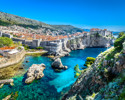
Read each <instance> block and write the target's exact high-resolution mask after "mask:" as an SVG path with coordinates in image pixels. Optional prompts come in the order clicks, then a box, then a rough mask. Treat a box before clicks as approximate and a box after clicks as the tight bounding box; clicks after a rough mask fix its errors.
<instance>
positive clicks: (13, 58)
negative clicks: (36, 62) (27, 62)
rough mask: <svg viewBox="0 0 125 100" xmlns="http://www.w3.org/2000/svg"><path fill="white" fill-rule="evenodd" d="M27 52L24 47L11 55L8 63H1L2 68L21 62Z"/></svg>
mask: <svg viewBox="0 0 125 100" xmlns="http://www.w3.org/2000/svg"><path fill="white" fill-rule="evenodd" d="M25 54H26V52H25V50H24V48H22V50H21V51H20V52H18V53H16V54H13V55H10V56H9V58H8V59H7V60H6V63H2V64H0V68H4V67H7V66H10V65H14V64H16V63H19V62H20V61H21V60H22V59H23V57H24V56H25Z"/></svg>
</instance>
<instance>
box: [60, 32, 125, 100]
mask: <svg viewBox="0 0 125 100" xmlns="http://www.w3.org/2000/svg"><path fill="white" fill-rule="evenodd" d="M124 69H125V34H124V35H122V36H121V37H120V38H118V39H117V40H116V41H115V43H114V47H111V48H110V49H108V50H107V51H105V52H102V53H100V54H99V55H98V57H97V58H96V60H95V62H94V63H93V64H92V65H91V66H90V67H88V68H87V69H85V70H83V72H82V74H81V75H80V76H79V78H78V79H77V81H76V82H75V83H74V84H73V86H72V87H71V89H70V90H69V91H68V93H67V94H65V96H64V97H63V98H62V100H124V98H125V70H124Z"/></svg>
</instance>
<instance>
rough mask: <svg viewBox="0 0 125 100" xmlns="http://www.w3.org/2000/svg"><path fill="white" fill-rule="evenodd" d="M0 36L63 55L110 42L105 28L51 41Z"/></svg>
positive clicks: (110, 33)
mask: <svg viewBox="0 0 125 100" xmlns="http://www.w3.org/2000/svg"><path fill="white" fill-rule="evenodd" d="M97 34H98V35H97ZM0 36H6V37H8V38H12V40H13V41H15V42H21V43H22V44H25V45H28V46H29V47H30V48H36V47H43V48H44V49H45V50H47V51H48V53H49V54H52V55H61V56H65V55H66V54H68V53H69V52H70V51H71V50H76V49H84V48H85V47H107V46H108V45H111V44H112V39H111V36H112V32H110V31H107V30H98V31H96V30H91V31H90V32H88V33H84V34H81V35H78V36H73V37H68V38H64V39H60V40H53V41H42V40H41V39H34V40H25V39H20V38H16V37H13V35H11V34H9V33H8V34H7V33H2V32H0ZM108 36H110V37H108Z"/></svg>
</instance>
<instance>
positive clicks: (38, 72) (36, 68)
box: [25, 64, 46, 84]
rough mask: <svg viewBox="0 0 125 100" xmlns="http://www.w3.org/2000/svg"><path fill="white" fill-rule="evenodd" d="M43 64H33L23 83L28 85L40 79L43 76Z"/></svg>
mask: <svg viewBox="0 0 125 100" xmlns="http://www.w3.org/2000/svg"><path fill="white" fill-rule="evenodd" d="M45 67H46V66H45V65H44V64H40V65H39V64H33V65H32V66H31V67H30V68H29V69H28V71H27V78H26V80H25V83H27V84H30V83H32V82H33V81H34V80H35V79H40V78H42V77H43V76H44V74H43V71H44V69H45Z"/></svg>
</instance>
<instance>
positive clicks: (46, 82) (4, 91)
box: [0, 48, 106, 100]
mask: <svg viewBox="0 0 125 100" xmlns="http://www.w3.org/2000/svg"><path fill="white" fill-rule="evenodd" d="M105 50H106V48H86V49H84V50H76V51H72V52H71V53H70V56H68V57H62V58H61V60H62V63H63V65H66V66H68V69H67V70H65V71H63V72H61V73H57V72H54V71H53V69H52V68H51V63H52V61H51V59H50V58H47V57H43V56H39V57H33V56H27V57H26V58H25V60H24V61H23V63H22V66H23V65H25V66H23V67H24V69H25V70H27V69H28V68H29V67H30V66H31V65H32V64H41V63H44V64H45V65H46V69H45V70H44V75H45V76H44V77H43V78H42V79H40V80H37V81H34V82H33V83H32V84H30V85H26V84H25V83H24V79H25V76H26V75H22V76H18V77H14V78H13V79H14V84H15V85H14V86H13V87H10V86H9V85H4V87H3V88H1V89H0V100H1V99H2V98H3V97H4V96H6V95H9V94H11V93H12V92H13V93H15V92H16V91H18V98H17V99H18V100H59V98H60V97H61V96H62V95H63V94H64V93H65V92H66V91H68V90H69V88H70V86H71V85H72V84H73V83H74V82H75V80H76V79H75V78H74V66H75V65H76V64H79V66H80V68H81V69H82V68H84V66H83V64H84V63H85V60H86V57H88V56H89V57H96V56H97V55H98V54H99V53H100V52H101V51H102V52H103V51H105ZM26 60H28V61H29V63H26Z"/></svg>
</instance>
